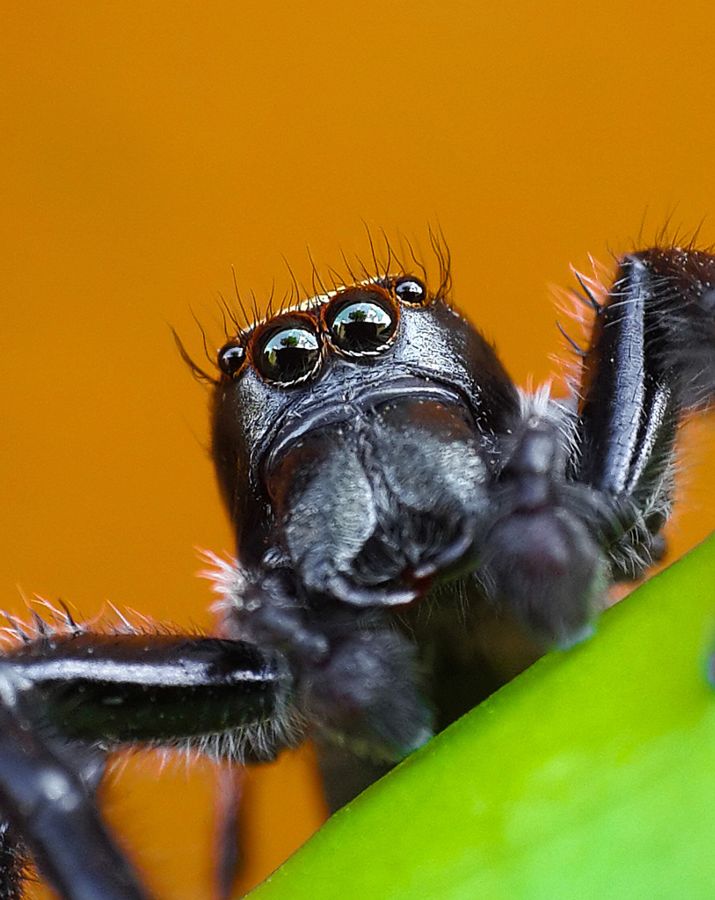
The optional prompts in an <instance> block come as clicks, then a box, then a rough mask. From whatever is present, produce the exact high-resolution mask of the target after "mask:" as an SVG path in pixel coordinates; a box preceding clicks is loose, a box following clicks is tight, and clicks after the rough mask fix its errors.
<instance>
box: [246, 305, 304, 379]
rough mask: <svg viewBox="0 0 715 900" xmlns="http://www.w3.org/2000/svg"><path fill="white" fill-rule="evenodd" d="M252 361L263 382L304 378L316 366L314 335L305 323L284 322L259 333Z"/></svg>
mask: <svg viewBox="0 0 715 900" xmlns="http://www.w3.org/2000/svg"><path fill="white" fill-rule="evenodd" d="M253 363H254V365H255V367H256V369H258V371H259V373H260V374H261V375H262V376H263V377H264V378H265V380H266V381H271V382H274V383H275V384H282V385H291V384H298V383H299V382H301V381H305V380H306V379H307V378H310V376H311V375H313V374H314V373H315V372H316V371H317V369H318V366H319V365H320V342H319V340H318V335H317V334H316V333H315V332H314V331H313V330H312V329H311V327H310V326H309V325H308V323H307V322H303V321H297V322H290V321H287V322H284V323H282V324H281V325H276V326H275V327H273V328H270V327H269V328H266V330H265V331H264V332H263V333H262V334H261V335H259V337H258V338H257V341H256V344H255V346H254V349H253Z"/></svg>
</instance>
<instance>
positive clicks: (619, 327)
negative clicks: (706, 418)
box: [573, 248, 715, 579]
mask: <svg viewBox="0 0 715 900" xmlns="http://www.w3.org/2000/svg"><path fill="white" fill-rule="evenodd" d="M580 395H581V403H580V409H579V429H578V445H577V452H576V454H575V455H574V459H573V469H574V477H575V478H577V479H578V480H579V481H581V482H583V483H584V484H587V485H589V486H591V487H592V488H593V489H595V490H596V491H598V493H599V495H600V496H601V498H602V501H603V502H602V503H601V504H600V507H599V525H598V530H599V533H600V534H599V537H600V540H601V543H602V544H604V546H605V549H606V551H607V553H608V556H609V561H610V567H611V574H612V577H613V578H615V579H618V578H635V577H638V576H639V575H640V574H641V573H642V572H643V570H644V569H645V568H646V567H647V566H648V565H649V564H650V562H651V559H652V557H653V556H657V555H658V554H659V553H660V552H661V545H660V538H659V534H660V531H661V529H662V527H663V524H664V523H665V521H666V519H667V518H668V515H669V513H670V505H671V497H672V491H673V480H674V465H675V438H676V431H677V426H678V424H679V422H680V420H681V418H682V416H683V414H684V413H687V412H689V411H691V410H694V409H697V408H701V407H704V406H707V405H708V404H710V403H712V402H713V399H715V257H713V256H710V255H709V254H706V253H703V252H700V251H686V250H681V249H679V248H663V249H661V248H653V249H650V250H644V251H641V252H639V253H633V254H629V255H628V256H626V257H624V258H623V259H622V260H621V262H620V266H619V270H618V273H617V275H616V279H615V281H614V284H613V286H612V288H611V290H610V291H609V293H608V295H607V297H606V300H605V303H604V305H603V306H602V307H601V309H600V310H599V312H598V314H597V316H596V322H595V327H594V331H593V336H592V340H591V345H590V347H589V350H588V353H587V355H586V357H585V359H584V371H583V384H582V388H581V391H580Z"/></svg>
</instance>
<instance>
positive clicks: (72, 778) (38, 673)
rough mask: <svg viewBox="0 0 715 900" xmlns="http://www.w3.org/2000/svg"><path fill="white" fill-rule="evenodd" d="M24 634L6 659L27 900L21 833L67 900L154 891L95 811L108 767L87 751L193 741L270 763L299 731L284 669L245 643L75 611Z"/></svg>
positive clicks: (13, 868) (16, 871)
mask: <svg viewBox="0 0 715 900" xmlns="http://www.w3.org/2000/svg"><path fill="white" fill-rule="evenodd" d="M36 621H37V622H38V623H39V620H36ZM16 633H17V635H18V637H21V638H22V639H23V642H22V643H21V644H19V645H18V646H16V647H14V648H12V649H11V650H10V651H9V652H8V653H7V654H6V655H5V656H3V657H2V658H1V659H0V801H1V805H2V809H3V813H4V815H5V816H7V817H8V819H9V820H10V822H11V824H12V826H13V833H12V834H9V833H6V831H5V832H3V834H2V838H3V845H2V848H3V852H4V851H5V847H6V845H7V848H8V854H10V855H9V857H8V858H9V861H10V863H11V865H10V866H9V867H8V868H7V869H5V871H4V872H3V873H2V875H0V885H2V888H3V891H4V893H3V896H7V897H8V898H12V897H18V898H19V897H20V896H21V886H20V882H21V879H22V866H21V865H20V864H19V858H18V856H17V854H16V853H14V851H13V848H12V846H11V843H14V841H13V836H14V835H17V836H19V837H21V838H22V841H23V843H24V844H25V845H26V846H27V847H28V849H29V850H30V851H31V853H32V855H33V857H34V859H35V861H36V862H37V864H38V866H39V868H40V869H41V871H42V873H43V874H44V875H45V876H46V877H47V878H48V880H49V881H50V882H51V883H52V884H53V886H54V887H55V888H56V889H57V890H59V891H60V892H61V893H62V896H64V897H67V898H69V900H100V898H101V900H104V898H116V900H138V898H140V897H144V896H145V894H144V892H143V890H142V889H141V887H140V886H139V883H138V881H137V880H136V878H135V876H134V875H133V873H132V871H131V868H130V867H129V865H128V863H127V862H126V861H125V859H124V858H123V856H122V855H121V853H120V852H119V851H118V850H117V848H116V846H115V844H114V842H113V840H112V838H111V836H110V835H109V833H108V831H107V829H106V828H105V826H104V825H103V823H102V821H101V818H100V816H99V813H98V811H97V808H96V805H95V800H94V796H93V787H94V784H95V782H96V779H97V777H99V774H100V772H99V769H98V768H97V759H96V754H92V753H90V752H89V750H88V749H87V748H92V747H101V748H104V749H105V750H107V749H111V748H112V747H115V746H121V745H126V744H133V743H136V744H142V745H147V744H148V745H159V746H167V747H187V748H189V747H190V748H195V749H196V750H200V751H204V752H209V753H212V754H213V755H216V756H222V757H231V758H233V759H236V760H239V761H243V760H245V759H260V758H272V757H273V756H275V754H276V753H277V751H278V750H280V749H281V747H283V746H285V745H286V744H287V743H290V742H291V741H292V740H294V739H296V738H297V737H298V736H299V735H300V729H299V727H298V724H297V721H296V719H295V716H294V714H293V706H292V698H293V683H292V679H291V677H290V674H289V672H288V670H287V668H286V666H285V664H284V663H283V662H282V661H281V659H280V658H278V657H277V656H276V655H270V654H265V655H264V654H262V653H260V652H259V651H258V650H257V648H255V647H253V646H252V645H249V644H246V643H245V642H242V641H229V640H218V639H214V638H201V637H196V636H182V635H176V634H169V633H166V632H161V631H160V630H156V631H155V632H154V633H114V634H92V633H88V632H85V631H84V630H83V629H81V628H78V627H77V626H75V625H74V623H73V622H72V620H71V619H68V622H67V623H66V624H65V627H64V628H63V630H62V631H61V632H59V633H58V632H57V631H54V630H52V628H51V627H50V626H48V625H46V624H45V623H39V624H38V625H37V630H36V633H35V634H32V635H28V634H27V633H25V632H23V631H22V630H20V629H19V628H18V629H17V630H16ZM100 768H101V767H100ZM8 854H4V855H8Z"/></svg>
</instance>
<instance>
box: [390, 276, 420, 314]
mask: <svg viewBox="0 0 715 900" xmlns="http://www.w3.org/2000/svg"><path fill="white" fill-rule="evenodd" d="M393 290H394V292H395V296H396V297H397V299H398V300H399V301H400V302H401V303H407V304H410V305H412V306H422V305H423V304H424V303H425V302H426V301H427V288H426V287H425V286H424V284H423V283H422V282H421V281H420V280H419V278H414V277H413V276H412V275H403V276H402V278H398V279H397V281H396V282H395V284H394V285H393Z"/></svg>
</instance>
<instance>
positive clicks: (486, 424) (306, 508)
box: [214, 275, 516, 603]
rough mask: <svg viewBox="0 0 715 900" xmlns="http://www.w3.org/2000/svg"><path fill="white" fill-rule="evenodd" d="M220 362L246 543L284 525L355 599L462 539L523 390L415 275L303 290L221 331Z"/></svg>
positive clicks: (223, 476)
mask: <svg viewBox="0 0 715 900" xmlns="http://www.w3.org/2000/svg"><path fill="white" fill-rule="evenodd" d="M219 366H220V368H221V370H222V372H223V378H222V380H221V382H220V383H219V385H218V387H217V392H216V398H215V406H214V457H215V460H216V464H217V468H218V471H219V478H220V481H221V483H222V486H223V489H224V492H225V496H226V498H227V500H228V503H229V508H230V510H231V513H232V516H233V518H234V520H235V521H236V523H237V526H238V527H239V535H240V536H239V544H240V550H241V554H242V556H244V557H245V555H246V553H249V554H250V553H251V552H252V549H251V548H254V549H253V552H255V553H259V552H260V551H261V548H262V547H265V546H266V544H267V542H269V540H270V541H271V542H272V541H273V539H274V537H275V534H273V536H270V535H269V531H272V532H275V531H276V529H278V530H279V531H281V532H282V542H283V544H284V547H286V549H287V552H288V554H289V556H290V557H291V563H292V565H293V566H298V567H299V568H300V565H301V563H300V561H301V559H302V560H303V561H304V566H303V568H304V572H303V575H304V578H305V579H306V581H307V583H309V584H310V586H311V587H313V588H317V589H322V590H327V592H328V593H332V594H338V595H341V596H342V595H343V594H345V595H347V594H349V595H350V596H351V597H353V598H354V597H356V596H358V595H359V594H360V590H358V588H357V587H356V584H355V579H356V578H357V580H358V581H359V582H360V587H361V589H364V591H365V597H366V599H365V600H364V602H366V603H367V602H372V601H371V600H370V601H368V599H367V597H368V596H369V597H370V598H374V594H375V591H376V590H377V593H378V594H379V595H380V596H381V597H383V598H384V597H386V596H387V594H389V595H390V596H391V597H393V599H392V600H390V601H387V602H400V601H401V600H403V599H411V598H412V597H413V596H415V595H416V594H417V593H419V590H418V589H417V588H416V587H415V586H414V585H415V583H416V582H417V581H420V580H421V579H425V578H428V577H432V575H433V574H434V572H435V571H436V570H438V569H439V570H440V571H441V570H443V569H445V568H448V567H449V566H450V565H451V564H453V563H457V562H458V561H459V560H460V559H462V557H463V556H464V554H465V553H466V552H468V546H469V545H471V542H472V535H471V533H470V529H469V527H468V521H471V519H472V518H473V517H474V514H475V512H476V510H475V509H474V505H475V504H478V495H479V491H478V490H474V488H475V486H477V485H479V484H481V483H483V482H484V480H485V478H486V476H487V470H488V466H489V444H490V439H491V436H492V435H493V434H494V432H497V431H503V426H504V422H505V420H506V418H507V417H508V416H510V415H511V414H512V413H513V411H514V409H515V407H516V398H515V396H514V391H513V388H512V387H511V385H510V382H509V381H508V379H507V378H506V376H505V373H504V371H503V369H502V366H501V364H500V363H499V361H498V359H497V357H496V355H495V354H494V351H493V350H492V348H491V347H490V346H489V344H487V342H486V341H485V340H484V339H483V338H482V337H481V335H479V334H478V332H476V331H475V330H474V329H473V328H472V327H471V326H470V325H469V323H468V322H466V320H464V319H463V318H462V317H461V316H459V315H458V314H457V313H456V312H455V311H454V310H452V309H451V308H450V307H449V306H448V305H447V303H446V302H445V301H444V299H443V298H442V297H439V296H437V297H435V296H433V295H432V294H430V293H429V291H428V290H427V288H426V287H425V285H424V284H423V283H422V281H421V280H419V279H418V278H416V277H414V276H411V275H402V276H395V277H388V278H383V279H379V280H376V281H371V282H365V283H361V284H356V285H353V286H350V287H346V288H343V289H341V290H338V291H335V292H333V293H332V294H330V295H324V296H318V297H315V298H312V299H311V300H309V301H306V302H305V303H303V304H301V305H300V306H299V307H298V308H295V309H292V310H288V311H287V312H284V313H281V314H280V315H278V316H276V317H274V318H271V319H269V320H267V321H264V322H261V323H258V324H257V325H254V326H252V327H251V328H250V329H249V330H248V331H247V332H245V333H243V334H241V335H240V336H239V337H238V338H236V339H235V340H233V341H231V342H229V343H228V344H227V345H225V347H224V348H222V350H221V351H220V353H219ZM440 503H442V505H443V507H444V508H442V509H441V510H440V509H439V506H440ZM407 510H409V512H408V511H407ZM393 520H394V521H393ZM298 532H300V533H298ZM388 532H391V534H390V535H388ZM437 532H440V536H439V537H438V536H437ZM318 539H319V540H320V541H322V547H318V546H314V544H315V541H316V540H318ZM397 544H399V546H397ZM330 553H332V554H333V557H334V559H333V560H332V561H331V560H329V559H328V555H329V554H330ZM386 553H387V555H388V556H390V557H391V559H390V560H389V561H386V560H385V559H384V558H381V559H379V560H378V559H377V557H384V556H385V554H386ZM318 557H319V558H318ZM363 557H364V558H363ZM308 559H310V563H308V562H306V560H308ZM311 566H312V567H313V568H315V569H316V572H314V573H313V574H312V575H311V574H309V573H307V572H306V571H305V569H306V567H307V568H308V569H310V568H311ZM326 567H327V569H328V570H330V571H328V572H327V574H326V571H324V570H325V569H326ZM336 567H337V568H336ZM361 567H362V568H363V569H364V572H363V573H362V575H359V574H358V575H356V571H357V570H358V569H360V568H361ZM376 568H377V574H374V573H375V569H376ZM317 570H320V572H319V573H318V572H317ZM338 570H339V572H338ZM348 570H350V575H349V577H348V576H347V575H346V573H347V572H348ZM371 571H372V572H373V575H371V574H370V572H371ZM345 578H347V580H348V581H349V582H350V584H349V587H346V586H345V584H343V586H342V587H340V586H339V584H338V582H340V583H341V584H342V583H343V582H344V581H345ZM375 578H376V579H377V581H378V582H379V587H378V588H375V586H374V585H370V586H369V587H368V586H366V585H367V582H368V581H370V580H371V579H373V580H374V579H375ZM316 579H317V582H316ZM408 580H409V581H410V582H411V586H410V587H409V588H407V587H406V586H405V584H406V581H408ZM398 598H399V599H398ZM380 602H386V601H385V600H384V599H382V600H380Z"/></svg>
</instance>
